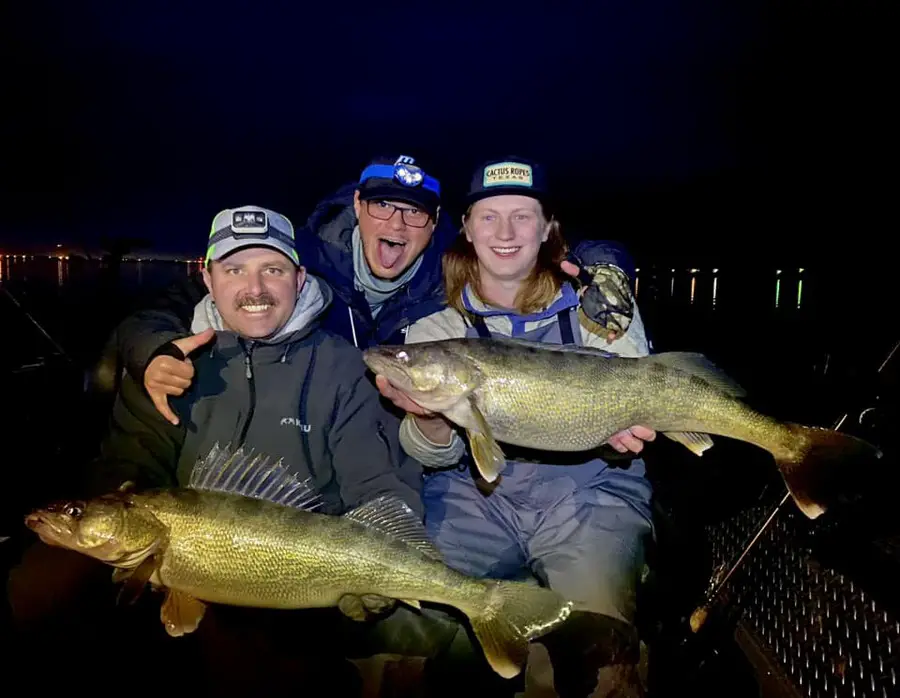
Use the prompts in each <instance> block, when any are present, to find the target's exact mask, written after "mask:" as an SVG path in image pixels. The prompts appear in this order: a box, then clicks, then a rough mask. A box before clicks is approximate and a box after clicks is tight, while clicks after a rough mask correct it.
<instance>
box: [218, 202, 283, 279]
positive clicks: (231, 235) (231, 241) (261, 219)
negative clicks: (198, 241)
mask: <svg viewBox="0 0 900 698" xmlns="http://www.w3.org/2000/svg"><path fill="white" fill-rule="evenodd" d="M245 247H271V248H272V249H273V250H278V251H279V252H281V253H282V254H283V255H285V256H286V257H287V258H288V259H290V260H291V261H292V262H293V263H294V264H296V265H297V266H300V256H299V255H298V254H297V248H296V246H295V244H294V226H293V225H292V224H291V222H290V221H289V220H288V219H287V217H286V216H283V215H281V214H280V213H276V212H275V211H270V210H269V209H267V208H261V207H259V206H241V207H240V208H226V209H225V210H223V211H219V213H217V214H216V217H215V218H214V219H213V223H212V229H211V230H210V231H209V241H208V242H207V248H206V260H205V262H204V263H205V264H209V263H210V262H211V261H218V260H220V259H222V258H223V257H225V256H226V255H229V254H231V253H232V252H237V251H238V250H241V249H244V248H245Z"/></svg>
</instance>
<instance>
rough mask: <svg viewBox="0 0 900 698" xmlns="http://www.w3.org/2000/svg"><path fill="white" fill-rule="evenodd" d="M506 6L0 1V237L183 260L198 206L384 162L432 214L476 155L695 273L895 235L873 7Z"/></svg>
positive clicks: (229, 202) (586, 223) (278, 200)
mask: <svg viewBox="0 0 900 698" xmlns="http://www.w3.org/2000/svg"><path fill="white" fill-rule="evenodd" d="M883 5H887V3H883ZM301 6H305V7H306V8H307V9H299V8H300V7H301ZM528 6H529V5H528V4H526V3H522V2H519V3H503V2H484V3H472V4H469V3H464V2H452V3H437V2H432V3H413V2H403V3H391V2H371V3H368V4H365V5H364V4H362V3H355V4H348V3H344V2H326V3H315V4H309V3H301V2H296V3H290V2H262V0H256V2H245V3H241V2H234V1H231V0H223V1H222V2H219V3H197V2H195V3H186V2H163V1H158V2H153V3H148V2H136V1H131V2H103V3H101V2H80V3H70V2H63V1H62V0H59V1H58V2H54V3H50V2H44V1H41V0H28V1H27V2H24V1H23V2H19V3H14V2H9V3H4V4H3V9H2V10H0V31H2V41H0V58H2V61H0V63H2V69H0V71H2V72H0V76H2V81H3V83H2V84H3V97H2V98H0V99H2V109H0V124H2V131H0V132H2V134H3V135H2V137H3V150H2V155H0V167H2V168H3V170H4V172H3V176H2V180H0V187H2V189H0V197H2V201H3V208H4V215H3V218H2V220H0V243H2V246H5V247H14V246H16V245H22V244H25V243H29V244H30V243H34V242H35V241H47V242H48V243H49V242H55V241H65V242H67V243H70V244H92V243H93V242H95V241H97V240H100V239H101V238H102V237H103V236H131V237H139V238H140V237H143V238H146V239H148V240H150V241H152V244H153V246H154V247H156V248H158V249H160V250H165V251H198V250H200V249H201V248H202V246H203V241H204V238H205V235H206V234H207V232H208V227H209V223H210V221H211V219H212V216H213V215H214V214H215V212H216V211H218V210H219V209H221V208H224V207H228V206H238V205H243V204H248V203H254V204H258V205H263V206H268V207H271V208H275V209H277V210H280V211H282V212H283V213H285V214H287V215H288V216H290V217H291V218H292V219H293V220H294V222H295V223H297V222H300V221H303V220H305V218H306V216H307V215H308V213H309V212H310V210H311V207H312V206H313V205H314V204H315V202H316V201H317V200H318V199H319V198H321V197H322V196H325V195H327V194H328V193H330V192H331V191H332V190H333V189H335V188H336V187H337V186H339V185H341V184H342V183H344V182H346V181H350V180H353V179H355V178H356V177H357V176H358V173H359V171H360V170H361V169H362V167H363V166H364V165H365V163H366V161H367V160H368V158H370V157H371V156H373V155H377V154H381V153H386V154H391V155H395V154H399V153H403V154H408V155H412V156H414V157H417V158H418V159H419V160H420V162H422V164H424V165H426V167H427V168H428V169H429V170H430V171H431V172H432V173H433V174H435V175H436V176H438V177H439V178H440V179H441V181H442V182H443V184H444V187H445V191H446V194H447V204H446V207H447V212H448V213H449V214H450V215H452V216H453V217H454V218H457V217H458V216H459V214H460V209H459V205H458V203H457V197H458V196H459V194H460V193H461V192H462V191H463V188H464V187H465V186H466V184H467V182H468V179H469V176H470V172H471V170H472V168H473V166H474V165H476V164H477V163H478V162H479V161H480V160H482V159H484V158H486V157H493V156H496V155H504V154H507V153H518V154H522V155H527V156H531V157H534V158H538V159H541V160H543V161H544V162H545V163H546V165H547V166H548V168H549V171H550V176H551V179H552V182H553V184H554V186H555V188H556V191H557V194H558V195H559V197H560V206H561V219H562V222H563V225H564V229H568V230H569V231H570V233H572V234H577V235H592V236H596V237H611V238H618V239H621V240H624V241H626V242H627V243H628V244H629V245H631V247H632V249H633V250H634V251H635V252H636V253H639V254H642V255H661V256H665V255H669V256H672V255H674V254H678V255H680V256H683V257H684V258H685V259H687V258H690V259H692V260H697V263H700V262H702V261H703V260H715V261H717V262H718V261H720V260H724V261H727V260H729V259H738V258H740V259H741V260H747V259H755V258H766V257H772V256H776V257H777V258H778V259H781V258H785V259H796V260H798V261H800V262H801V263H804V264H807V265H812V264H814V263H817V262H819V263H822V262H828V261H829V260H831V259H835V260H837V259H840V260H847V259H850V258H852V257H853V256H854V255H858V258H860V259H867V258H869V257H870V256H871V254H872V253H871V250H868V249H866V247H867V243H869V242H871V241H873V240H874V236H875V235H876V234H877V233H880V232H884V231H885V230H887V229H888V228H889V227H891V228H894V227H895V225H896V224H895V223H893V224H891V223H890V221H895V220H896V216H895V215H894V213H893V210H892V209H890V208H889V204H890V202H891V201H892V200H895V199H896V196H895V194H894V193H893V190H891V191H889V190H888V187H889V186H890V185H891V184H892V183H893V181H895V177H894V176H893V175H890V174H889V173H890V172H891V171H892V170H893V166H892V163H893V162H894V161H895V156H894V155H891V153H894V152H895V150H896V148H895V142H896V137H895V136H894V130H895V127H894V126H893V124H895V123H896V120H895V118H892V117H894V113H893V112H892V111H889V109H888V105H889V104H891V103H893V99H892V98H891V97H890V94H891V93H892V92H894V91H895V86H896V77H895V75H894V74H892V73H890V72H889V65H890V63H889V62H888V61H887V46H888V27H889V26H890V22H888V20H887V13H886V11H883V10H882V9H879V7H880V6H879V5H876V4H873V3H863V2H856V3H850V2H846V3H837V2H827V1H826V2H815V3H814V2H790V1H789V2H784V1H782V2H778V3H774V2H773V3H765V4H764V3H762V2H759V3H750V2H743V1H742V0H732V1H731V2H727V1H722V2H714V1H710V0H707V1H706V2H701V1H694V0H683V1H682V2H669V3H664V2H659V1H653V2H643V3H636V2H592V3H585V2H564V1H556V2H534V3H531V6H533V8H534V9H523V8H526V7H528ZM587 6H589V7H590V9H585V7H587ZM889 121H890V122H891V124H892V127H891V128H889V127H888V125H889ZM831 234H835V235H837V236H838V237H839V238H841V239H843V240H844V242H842V243H839V244H836V243H834V242H825V240H824V237H827V236H829V235H831ZM876 256H877V255H876Z"/></svg>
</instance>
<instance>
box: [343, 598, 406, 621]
mask: <svg viewBox="0 0 900 698" xmlns="http://www.w3.org/2000/svg"><path fill="white" fill-rule="evenodd" d="M415 603H418V602H415ZM396 605H397V600H396V599H392V598H390V597H387V596H381V595H379V594H363V595H361V596H357V595H356V594H344V595H343V596H342V597H341V598H340V600H339V601H338V609H340V611H341V613H343V614H344V615H345V616H347V617H348V618H350V619H351V620H356V621H360V622H363V621H366V620H368V619H369V618H370V617H371V616H372V615H382V614H384V613H387V612H388V611H390V610H391V609H392V608H393V607H394V606H396Z"/></svg>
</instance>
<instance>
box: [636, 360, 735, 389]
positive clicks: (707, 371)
mask: <svg viewBox="0 0 900 698" xmlns="http://www.w3.org/2000/svg"><path fill="white" fill-rule="evenodd" d="M643 360H644V361H652V362H653V363H656V364H660V365H662V366H666V367H667V368H674V369H676V370H678V371H684V372H685V373H690V374H691V375H694V376H697V377H698V378H701V379H703V380H705V381H706V382H707V383H709V384H710V385H712V386H714V387H716V388H718V389H719V390H721V391H722V392H724V393H727V394H728V395H731V396H733V397H746V395H747V391H746V390H744V389H743V388H742V387H741V386H740V385H739V384H738V382H737V381H736V380H734V379H733V378H732V377H731V376H729V375H728V374H727V373H725V372H724V371H723V370H722V369H721V368H719V367H718V366H716V365H715V364H714V363H713V362H712V361H710V360H709V359H708V358H706V357H705V356H704V355H703V354H698V353H695V352H687V351H667V352H663V353H661V354H651V355H650V356H647V357H645V358H644V359H643Z"/></svg>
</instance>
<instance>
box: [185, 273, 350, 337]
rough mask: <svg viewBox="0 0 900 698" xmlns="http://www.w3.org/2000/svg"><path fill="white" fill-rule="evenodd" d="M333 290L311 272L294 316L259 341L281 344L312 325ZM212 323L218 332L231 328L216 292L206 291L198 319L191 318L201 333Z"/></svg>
mask: <svg viewBox="0 0 900 698" xmlns="http://www.w3.org/2000/svg"><path fill="white" fill-rule="evenodd" d="M332 298H333V294H332V292H331V289H330V288H329V286H328V284H326V283H325V282H324V281H322V280H321V279H318V278H316V277H315V276H313V275H312V274H309V273H307V275H306V283H304V284H303V289H302V290H301V291H300V295H299V296H298V297H297V303H296V305H295V306H294V312H293V313H291V317H290V319H289V320H288V321H287V324H285V326H284V327H282V328H281V329H280V330H278V332H276V333H275V334H274V335H273V336H271V337H267V338H265V339H258V340H256V341H258V342H260V343H262V344H278V343H280V342H282V341H284V340H285V339H286V338H288V337H289V336H290V335H292V334H294V333H295V332H299V331H301V330H305V329H307V328H309V327H310V326H311V325H312V324H313V323H314V322H315V321H316V320H318V318H319V317H320V316H321V315H322V314H323V313H324V312H325V310H326V309H327V308H328V306H329V305H331V300H332ZM210 327H212V328H213V329H214V330H216V332H225V331H228V330H226V329H225V327H224V326H223V325H222V316H221V315H219V311H218V309H217V308H216V304H215V303H214V302H213V299H212V296H211V295H210V294H206V296H204V297H203V300H201V301H200V302H199V303H197V305H196V306H195V307H194V319H193V321H192V322H191V332H193V333H194V334H197V333H198V332H203V330H205V329H208V328H210Z"/></svg>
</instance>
